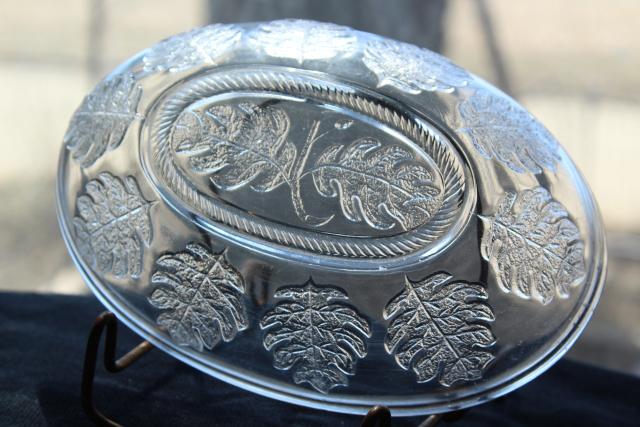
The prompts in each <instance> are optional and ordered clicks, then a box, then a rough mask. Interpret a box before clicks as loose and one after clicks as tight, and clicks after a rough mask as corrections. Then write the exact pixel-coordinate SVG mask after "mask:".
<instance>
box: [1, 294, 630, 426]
mask: <svg viewBox="0 0 640 427" xmlns="http://www.w3.org/2000/svg"><path fill="white" fill-rule="evenodd" d="M102 310H103V309H102V308H101V306H100V304H99V303H98V302H97V301H96V300H95V299H94V298H93V297H69V296H55V295H34V294H11V293H0V426H44V425H49V426H77V425H89V424H90V423H89V422H88V420H87V418H86V416H85V415H84V413H83V412H82V409H81V407H80V398H79V395H80V373H81V366H82V360H83V355H84V346H85V341H86V337H87V333H88V330H89V328H90V326H91V324H92V323H93V320H94V318H95V316H96V315H98V314H99V313H100V312H101V311H102ZM119 332H120V334H119V339H120V341H119V343H118V354H119V355H120V354H122V353H123V352H125V351H126V350H128V349H130V348H131V347H133V346H134V345H136V344H137V343H138V342H139V341H140V338H138V337H136V336H135V335H134V334H133V333H132V332H130V331H129V330H127V328H125V327H124V326H122V325H120V328H119ZM95 387H96V400H97V401H98V407H99V408H100V409H101V410H102V412H103V413H105V414H107V415H109V416H111V417H112V418H114V419H115V420H117V421H118V422H120V423H122V424H124V425H125V426H181V425H185V426H187V425H188V426H212V425H220V426H291V425H295V426H331V427H337V426H354V427H355V426H358V425H359V423H360V421H361V418H360V417H356V416H347V415H341V414H331V413H325V412H321V411H316V410H312V409H307V408H302V407H298V406H293V405H289V404H286V403H282V402H278V401H275V400H270V399H267V398H264V397H261V396H258V395H254V394H251V393H249V392H246V391H243V390H241V389H239V388H236V387H233V386H230V385H227V384H225V383H223V382H221V381H218V380H216V379H214V378H210V377H208V376H206V375H204V374H202V373H200V372H199V371H196V370H194V369H192V368H190V367H189V366H187V365H185V364H183V363H181V362H179V361H177V360H174V359H173V358H171V357H169V356H168V355H166V354H164V353H163V352H162V351H160V350H157V349H155V350H153V351H151V352H150V353H148V354H147V355H145V356H144V357H143V358H142V359H140V360H139V361H138V362H136V363H135V364H134V365H133V366H131V367H130V368H129V369H127V370H125V371H123V372H121V373H118V374H109V373H106V372H105V371H104V370H103V369H102V366H99V368H98V372H97V375H96V384H95ZM421 420H422V418H396V419H394V421H393V425H394V426H417V425H418V424H419V423H420V421H421ZM441 425H442V426H449V425H453V426H460V427H470V426H495V427H497V426H525V425H530V426H581V427H585V426H640V379H637V378H633V377H629V376H625V375H621V374H618V373H613V372H609V371H605V370H602V369H598V368H594V367H590V366H586V365H582V364H578V363H575V362H571V361H567V360H564V361H561V362H559V363H558V364H556V365H555V366H554V367H553V368H551V369H550V370H549V371H548V372H547V373H545V374H544V375H542V376H541V377H539V378H538V379H536V380H534V381H533V382H532V383H530V384H528V385H527V386H525V387H523V388H521V389H519V390H517V391H515V392H513V393H511V394H509V395H507V396H505V397H503V398H501V399H498V400H496V401H492V402H489V403H487V404H484V405H482V406H479V407H475V408H471V409H470V410H468V411H467V412H466V413H465V415H464V416H463V418H461V419H460V420H458V421H456V422H453V423H444V422H443V423H442V424H441Z"/></svg>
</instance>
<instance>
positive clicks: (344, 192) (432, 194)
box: [312, 138, 444, 230]
mask: <svg viewBox="0 0 640 427" xmlns="http://www.w3.org/2000/svg"><path fill="white" fill-rule="evenodd" d="M312 175H313V182H314V184H315V186H316V189H317V190H318V192H319V193H320V194H321V195H323V196H325V197H339V199H340V206H341V208H342V212H343V214H344V216H345V217H346V218H347V219H349V220H350V221H353V222H366V223H367V224H368V225H370V226H371V227H373V228H376V229H382V230H384V229H390V228H393V227H394V226H396V225H397V226H398V227H400V228H401V229H402V230H411V229H413V228H415V227H417V226H419V225H422V224H424V223H426V222H427V221H428V220H429V218H430V217H431V216H432V215H433V214H434V213H435V212H437V210H438V209H439V208H440V206H441V204H442V193H443V187H444V184H443V182H442V177H441V176H440V173H439V172H438V171H437V169H436V168H428V167H427V165H426V164H423V163H418V162H417V161H416V159H415V155H414V154H413V153H411V152H410V151H408V150H407V149H406V148H403V147H401V146H399V145H388V146H384V147H383V146H381V144H380V142H379V141H377V140H375V139H372V138H361V139H358V140H356V141H354V142H353V143H351V144H350V145H349V146H346V147H345V146H342V145H335V146H331V147H329V148H328V149H326V150H325V151H324V152H323V154H322V155H321V156H320V157H319V158H318V160H317V161H316V164H315V166H314V169H313V172H312Z"/></svg>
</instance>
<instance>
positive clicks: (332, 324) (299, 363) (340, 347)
mask: <svg viewBox="0 0 640 427" xmlns="http://www.w3.org/2000/svg"><path fill="white" fill-rule="evenodd" d="M274 298H276V299H281V300H283V301H282V302H280V303H278V305H277V306H276V307H275V308H274V309H273V310H271V311H269V312H267V313H266V314H265V315H264V317H263V318H262V320H261V322H260V327H261V328H262V329H265V330H266V333H265V336H264V340H263V344H264V347H265V348H266V349H267V350H269V351H271V350H273V360H274V367H275V368H277V369H281V370H289V369H293V381H294V382H295V383H296V384H302V383H309V384H310V385H311V386H312V387H313V388H314V389H316V390H317V391H319V392H321V393H328V392H329V390H331V389H332V388H333V387H337V386H347V385H348V383H349V380H348V376H349V375H354V374H355V370H356V362H357V360H358V359H359V358H360V359H362V358H364V357H365V356H366V355H367V343H366V340H367V338H370V337H371V329H370V327H369V323H368V322H367V321H366V320H365V319H364V318H363V317H362V316H361V315H359V314H358V313H357V312H356V311H355V310H354V309H352V308H351V307H349V306H348V305H346V304H344V303H343V302H342V301H347V300H348V299H349V298H348V296H347V294H346V293H345V292H344V291H342V290H340V289H337V288H333V287H328V286H316V285H315V284H314V283H313V282H312V281H309V282H308V283H307V284H305V285H304V286H295V287H294V286H292V287H284V288H280V289H278V290H277V291H276V293H275V294H274Z"/></svg>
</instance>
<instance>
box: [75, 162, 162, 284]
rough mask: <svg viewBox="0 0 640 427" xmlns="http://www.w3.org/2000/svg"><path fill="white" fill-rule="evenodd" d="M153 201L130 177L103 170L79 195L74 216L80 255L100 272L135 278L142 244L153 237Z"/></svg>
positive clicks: (144, 244) (138, 271)
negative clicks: (118, 175) (116, 175)
mask: <svg viewBox="0 0 640 427" xmlns="http://www.w3.org/2000/svg"><path fill="white" fill-rule="evenodd" d="M151 206H152V202H149V201H147V200H145V198H144V197H143V196H142V193H141V192H140V188H139V187H138V184H137V182H136V180H135V178H133V177H132V176H128V177H126V178H125V179H124V182H123V180H121V179H120V178H118V177H115V176H113V175H111V174H110V173H108V172H102V173H101V174H100V175H98V178H97V179H94V180H91V181H89V182H88V183H87V184H86V186H85V194H82V195H80V196H79V197H78V199H77V201H76V209H77V211H78V215H76V217H75V218H74V219H73V225H74V230H75V237H76V243H77V245H78V248H79V250H80V252H81V253H82V256H83V258H85V259H86V260H87V262H89V264H90V265H91V266H92V267H93V268H95V269H96V270H97V271H99V272H100V273H111V274H113V275H114V276H116V277H118V278H125V277H130V278H137V277H139V276H140V272H141V270H142V255H143V249H144V246H149V244H150V243H151V238H152V230H151V217H150V215H149V212H150V209H151Z"/></svg>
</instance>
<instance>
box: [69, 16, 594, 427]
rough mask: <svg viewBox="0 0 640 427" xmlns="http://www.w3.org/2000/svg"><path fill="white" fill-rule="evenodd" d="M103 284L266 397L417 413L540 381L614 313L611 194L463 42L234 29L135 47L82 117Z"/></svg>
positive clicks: (273, 27)
mask: <svg viewBox="0 0 640 427" xmlns="http://www.w3.org/2000/svg"><path fill="white" fill-rule="evenodd" d="M58 215H59V219H60V225H61V228H62V232H63V236H64V239H65V241H66V243H67V245H68V247H69V251H70V253H71V256H72V257H73V259H74V261H75V263H76V264H77V266H78V268H79V270H80V271H81V272H82V274H83V276H84V279H85V280H86V282H87V284H88V285H89V286H90V287H91V289H92V290H93V292H94V293H95V294H96V295H97V296H98V298H99V299H100V300H101V301H102V302H103V303H104V304H105V305H106V306H107V307H108V308H109V309H110V310H112V311H113V312H115V313H116V314H117V316H118V317H119V318H120V319H121V320H122V321H123V322H125V323H126V324H127V325H128V326H129V327H131V328H132V329H134V330H135V331H136V332H137V333H139V334H140V335H142V336H143V337H144V338H146V339H148V340H149V341H151V342H152V343H153V344H154V345H156V346H158V347H160V348H162V349H163V350H165V351H167V352H168V353H170V354H171V355H173V356H175V357H176V358H178V359H180V360H182V361H184V362H186V363H188V364H190V365H192V366H194V367H196V368H198V369H200V370H202V371H204V372H206V373H208V374H210V375H213V376H215V377H217V378H220V379H222V380H224V381H227V382H230V383H232V384H235V385H238V386H240V387H243V388H245V389H248V390H251V391H253V392H257V393H260V394H263V395H266V396H270V397H273V398H277V399H282V400H286V401H289V402H294V403H298V404H301V405H306V406H311V407H315V408H321V409H326V410H332V411H340V412H348V413H364V412H366V411H367V409H368V408H369V407H370V406H372V405H375V404H384V405H387V406H389V407H390V408H391V410H392V411H393V413H394V414H396V415H414V414H426V413H433V412H442V411H448V410H453V409H456V408H461V407H466V406H471V405H475V404H478V403H481V402H483V401H486V400H488V399H492V398H495V397H497V396H500V395H502V394H504V393H506V392H508V391H510V390H512V389H514V388H516V387H519V386H521V385H523V384H525V383H526V382H528V381H530V380H531V379H533V378H534V377H535V376H537V375H539V374H540V373H542V372H543V371H544V370H545V369H547V368H548V367H549V366H550V365H551V364H552V363H553V362H554V361H555V360H557V359H558V358H559V357H560V356H562V354H564V353H565V352H566V351H567V349H568V348H569V347H570V346H571V344H572V343H573V341H574V340H575V339H576V338H577V336H578V334H579V333H580V331H581V330H582V329H583V328H584V326H585V324H586V322H587V320H588V319H589V317H590V315H591V313H592V312H593V309H594V306H595V304H596V301H597V299H598V295H599V293H600V291H601V288H602V282H603V279H604V271H605V265H606V254H605V246H604V235H603V230H602V226H601V221H600V218H599V215H598V211H597V208H596V205H595V202H594V200H593V198H592V196H591V193H590V192H589V189H588V188H587V186H586V184H585V183H584V181H583V179H582V177H581V176H580V174H579V172H578V171H577V170H576V167H575V166H574V164H573V163H572V162H571V160H570V159H569V157H568V156H567V154H566V153H565V151H564V150H563V149H562V148H561V147H560V146H559V145H558V143H557V142H556V140H555V139H554V138H553V136H552V135H551V134H550V133H549V132H548V131H547V130H546V129H545V128H544V127H543V126H542V125H541V124H540V123H538V122H537V121H536V120H535V119H534V118H533V117H532V116H531V115H530V114H529V113H528V112H527V111H526V110H524V109H523V108H522V107H521V106H520V105H519V104H517V103H516V102H515V101H514V100H512V99H511V98H509V97H508V96H506V95H505V94H503V93H501V92H500V91H498V90H497V89H495V88H493V87H491V86H490V85H488V84H487V83H485V82H484V81H482V80H480V79H479V78H477V77H475V76H473V75H472V74H470V73H468V72H467V71H465V70H463V69H461V68H459V67H458V66H456V65H454V64H452V63H451V62H449V60H447V59H446V58H444V57H442V56H440V55H438V54H436V53H433V52H430V51H428V50H425V49H421V48H418V47H415V46H412V45H408V44H405V43H401V42H396V41H393V40H389V39H385V38H382V37H378V36H375V35H372V34H366V33H362V32H359V31H355V30H352V29H349V28H346V27H341V26H338V25H333V24H327V23H317V22H310V21H296V20H287V21H275V22H267V23H258V24H243V25H212V26H208V27H203V28H198V29H195V30H192V31H190V32H188V33H184V34H179V35H177V36H174V37H171V38H169V39H166V40H164V41H162V42H160V43H158V44H157V45H155V46H153V47H151V48H150V49H148V50H145V51H144V52H142V53H140V54H139V55H137V56H135V57H133V58H132V59H130V60H129V61H128V62H126V63H124V64H123V65H122V66H120V67H119V68H117V69H116V70H115V71H113V72H112V73H111V74H109V75H108V76H107V77H106V78H105V79H104V80H103V81H101V82H100V83H99V84H98V85H97V86H96V87H95V89H93V91H92V92H91V93H90V94H89V95H87V97H86V98H85V99H84V101H83V102H82V104H81V105H80V107H79V108H78V110H77V111H76V112H75V114H74V116H73V117H72V119H71V124H70V126H69V129H68V131H67V133H66V135H65V137H64V146H63V149H62V154H61V158H60V165H59V173H58Z"/></svg>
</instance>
